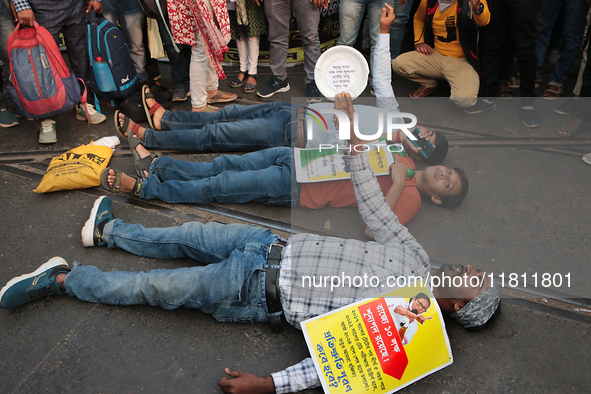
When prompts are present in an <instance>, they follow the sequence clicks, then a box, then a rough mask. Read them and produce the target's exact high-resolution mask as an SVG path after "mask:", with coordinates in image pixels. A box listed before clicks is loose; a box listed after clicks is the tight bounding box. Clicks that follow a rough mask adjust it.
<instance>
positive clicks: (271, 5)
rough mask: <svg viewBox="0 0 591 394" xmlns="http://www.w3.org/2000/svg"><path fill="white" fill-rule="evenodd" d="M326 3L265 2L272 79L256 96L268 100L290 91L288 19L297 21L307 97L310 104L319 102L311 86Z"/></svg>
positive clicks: (301, 0)
mask: <svg viewBox="0 0 591 394" xmlns="http://www.w3.org/2000/svg"><path fill="white" fill-rule="evenodd" d="M328 3H329V0H265V14H266V15H267V20H268V21H269V43H270V48H269V64H270V66H271V73H272V74H273V76H272V77H271V78H270V79H269V80H268V81H267V84H266V85H265V86H264V87H263V88H261V89H259V91H258V92H257V95H258V96H259V97H263V98H269V97H272V96H274V95H275V94H277V93H282V92H287V91H289V89H290V86H289V82H288V81H287V49H288V46H289V45H288V44H289V22H290V21H291V15H292V12H293V15H294V16H295V18H296V19H297V23H298V29H299V31H300V37H301V39H302V44H303V45H304V71H305V72H306V84H307V85H308V87H307V90H306V97H307V101H308V102H309V103H318V102H320V101H322V97H321V96H320V91H319V90H318V87H317V86H316V82H314V66H315V65H316V62H317V61H318V58H319V57H320V37H319V36H318V24H319V23H320V11H319V10H320V9H321V8H324V9H326V8H327V7H328Z"/></svg>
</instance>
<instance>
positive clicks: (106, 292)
mask: <svg viewBox="0 0 591 394" xmlns="http://www.w3.org/2000/svg"><path fill="white" fill-rule="evenodd" d="M348 104H349V105H350V101H349V102H348ZM352 111H353V109H352V105H350V107H349V108H348V109H347V110H346V112H347V113H348V114H349V115H350V116H351V115H352ZM351 143H352V144H353V146H356V145H357V144H358V143H359V141H358V139H357V138H356V137H352V139H351ZM350 162H351V163H350V164H351V181H352V183H353V187H354V190H355V194H356V196H357V200H358V203H359V213H360V214H361V216H362V218H363V220H364V222H365V223H366V224H367V225H368V226H369V228H370V229H371V231H372V233H373V235H374V237H375V239H376V242H361V241H357V240H351V239H341V238H336V237H325V236H319V235H315V234H296V235H293V236H291V237H290V238H289V239H288V240H287V241H284V240H283V239H281V238H280V237H279V236H277V235H275V234H273V233H272V232H271V231H269V230H267V229H263V228H259V227H256V226H247V225H242V224H231V225H223V224H217V223H209V224H205V225H204V224H202V223H198V222H190V223H185V224H183V225H182V226H179V227H172V228H155V229H147V228H144V227H143V226H141V225H139V224H136V225H132V224H128V223H125V222H123V221H122V220H119V219H115V218H114V216H113V214H112V212H111V201H110V199H109V198H108V197H104V196H103V197H100V198H99V199H98V200H97V201H96V202H95V204H94V206H93V209H92V211H91V213H90V217H89V219H88V220H87V222H86V224H85V226H84V228H83V229H82V238H83V243H84V245H85V246H94V245H96V246H99V245H107V246H108V247H109V248H120V249H123V250H126V251H128V252H130V253H134V254H137V255H141V256H145V257H150V258H161V259H172V258H193V259H195V260H196V261H199V262H201V263H204V264H208V265H205V266H195V267H188V268H178V269H172V270H154V271H148V272H127V271H122V272H102V271H100V270H99V269H98V268H96V267H91V266H84V265H82V264H80V263H74V265H73V267H72V268H71V269H70V267H69V266H68V264H67V262H66V261H65V260H64V259H62V258H60V257H54V258H53V259H51V260H49V261H48V262H47V263H45V264H43V265H42V266H41V267H39V268H38V269H37V270H36V271H34V272H32V273H30V274H25V275H22V276H20V277H17V278H14V279H12V280H10V281H9V282H8V283H7V285H6V286H4V287H3V288H2V290H0V306H1V307H3V308H14V307H17V306H20V305H23V304H25V303H27V302H29V301H31V300H33V299H35V298H39V297H43V296H48V295H53V294H63V293H67V294H68V295H70V296H72V297H77V298H78V299H80V300H83V301H88V302H97V303H105V304H111V305H140V304H150V305H154V306H161V307H163V308H165V309H175V308H178V307H180V306H185V307H188V308H195V309H199V310H201V311H203V312H205V313H210V314H212V315H213V317H214V318H215V319H216V320H219V321H222V322H230V321H232V322H243V323H247V322H269V323H270V324H271V326H272V327H274V328H276V327H280V325H281V315H284V316H285V319H286V320H287V322H288V323H289V324H291V325H293V326H295V327H297V328H300V323H301V322H302V321H304V320H306V319H309V318H311V317H314V316H318V315H321V314H323V313H326V312H329V311H332V310H334V309H337V308H340V307H342V306H344V305H347V304H350V303H352V302H354V301H356V300H359V299H363V298H369V297H375V296H377V295H378V292H379V290H377V288H374V287H371V286H370V287H364V286H360V287H339V288H333V289H330V288H325V287H323V288H315V287H306V286H305V285H304V284H303V283H302V280H301V278H302V277H303V276H310V275H314V276H331V275H341V274H344V275H348V276H351V277H353V276H363V275H364V274H365V275H367V274H368V273H370V274H371V275H372V276H375V277H377V278H378V279H379V281H380V282H382V283H386V282H387V278H389V277H399V276H406V277H411V276H421V277H423V278H427V275H428V274H429V273H430V268H431V266H430V262H429V258H428V256H427V253H426V252H425V251H424V250H423V248H422V247H421V245H419V244H418V242H417V241H416V240H415V239H414V237H413V236H412V235H410V233H409V232H408V230H407V229H406V227H404V226H402V225H401V224H400V223H399V221H398V218H397V217H396V215H395V214H394V213H393V212H392V210H391V209H390V207H389V206H388V204H387V203H386V200H385V199H384V197H383V194H382V192H381V190H380V188H379V185H378V183H377V182H376V179H375V176H374V175H373V173H372V171H371V169H370V167H369V163H368V160H367V156H366V154H365V153H360V154H357V152H355V151H353V152H352V158H351V161H350ZM438 274H445V275H447V276H449V277H455V276H460V277H464V278H467V280H463V281H461V282H462V286H461V287H453V286H452V285H451V283H454V282H455V281H451V280H450V281H449V286H451V287H446V286H441V287H434V288H433V294H434V296H435V298H436V301H437V302H438V304H439V306H440V308H441V311H442V312H443V313H446V314H451V316H452V317H453V318H455V319H456V320H457V321H458V322H459V323H460V324H462V325H463V326H464V327H466V328H476V327H482V326H484V325H486V323H487V322H488V321H489V320H490V318H491V317H492V316H493V315H494V314H495V312H496V310H497V307H498V305H499V302H500V299H499V297H498V291H497V289H496V288H495V287H494V286H493V285H492V284H491V283H490V281H489V278H488V277H486V276H484V274H483V273H481V272H478V271H476V270H474V269H473V268H472V267H471V266H469V265H468V266H466V267H462V266H444V267H442V268H441V269H440V270H439V271H438ZM472 277H478V278H480V279H482V280H480V279H479V282H481V283H482V284H481V285H480V287H472V286H471V284H472V281H471V280H470V278H472ZM300 284H301V285H300ZM378 287H379V286H378ZM382 291H383V289H382ZM226 373H227V374H228V375H229V376H230V377H231V379H227V378H223V379H222V380H220V382H219V385H220V387H221V388H222V390H223V391H224V392H232V393H275V392H276V393H287V392H297V391H301V390H304V389H307V388H312V387H318V386H319V385H320V381H319V378H318V375H317V374H316V370H315V368H314V364H313V362H312V360H311V359H310V358H308V359H306V360H304V361H302V362H300V363H298V364H296V365H294V366H292V367H289V368H287V369H285V370H283V371H280V372H277V373H273V374H272V375H271V376H267V377H257V376H254V375H252V374H248V373H244V372H236V371H231V370H229V369H226Z"/></svg>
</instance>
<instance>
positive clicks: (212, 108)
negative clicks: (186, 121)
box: [191, 104, 219, 113]
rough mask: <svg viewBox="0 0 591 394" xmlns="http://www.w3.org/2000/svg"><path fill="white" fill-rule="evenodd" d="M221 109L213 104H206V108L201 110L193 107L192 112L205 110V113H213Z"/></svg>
mask: <svg viewBox="0 0 591 394" xmlns="http://www.w3.org/2000/svg"><path fill="white" fill-rule="evenodd" d="M218 109H219V107H214V106H213V105H209V104H208V105H206V106H205V109H204V110H200V109H198V108H195V107H193V108H191V112H205V113H212V112H215V111H217V110H218Z"/></svg>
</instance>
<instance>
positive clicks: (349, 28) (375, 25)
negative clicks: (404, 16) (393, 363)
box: [338, 0, 405, 59]
mask: <svg viewBox="0 0 591 394" xmlns="http://www.w3.org/2000/svg"><path fill="white" fill-rule="evenodd" d="M402 1H405V0H402ZM384 3H385V4H388V5H389V6H391V7H394V5H395V2H394V0H341V5H340V10H339V23H340V36H339V42H338V45H347V46H350V47H352V46H353V45H354V44H355V41H356V40H357V34H358V33H359V27H360V26H361V21H362V20H363V16H364V15H365V11H366V10H367V21H368V22H369V39H370V42H371V50H370V59H372V58H373V51H374V50H375V48H376V40H377V38H378V35H379V34H380V17H381V16H382V8H383V7H384ZM394 21H395V22H396V19H395V20H394ZM395 22H394V23H395Z"/></svg>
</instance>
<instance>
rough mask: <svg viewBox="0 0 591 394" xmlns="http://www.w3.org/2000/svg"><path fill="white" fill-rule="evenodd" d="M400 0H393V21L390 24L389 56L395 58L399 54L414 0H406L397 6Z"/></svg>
mask: <svg viewBox="0 0 591 394" xmlns="http://www.w3.org/2000/svg"><path fill="white" fill-rule="evenodd" d="M399 3H400V0H395V1H394V16H395V17H396V18H395V19H394V22H392V24H391V25H390V57H391V58H392V59H396V58H397V57H398V55H400V51H401V48H402V40H404V33H405V32H406V24H407V22H408V17H409V15H410V11H411V10H412V4H413V3H414V0H408V1H407V2H406V3H405V4H403V5H402V6H399V5H398V4H399Z"/></svg>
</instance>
